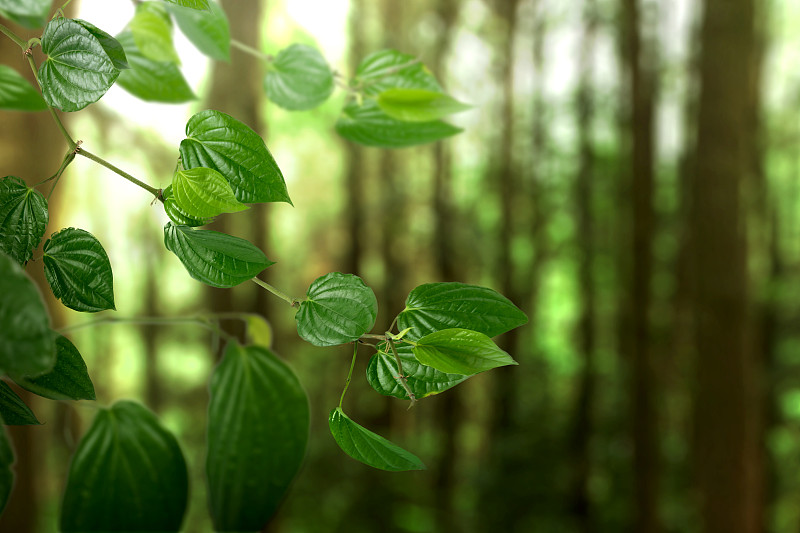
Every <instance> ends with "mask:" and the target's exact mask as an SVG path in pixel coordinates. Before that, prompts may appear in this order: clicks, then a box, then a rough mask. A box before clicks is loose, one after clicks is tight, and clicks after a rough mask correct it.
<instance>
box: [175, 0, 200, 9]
mask: <svg viewBox="0 0 800 533" xmlns="http://www.w3.org/2000/svg"><path fill="white" fill-rule="evenodd" d="M165 1H166V2H169V3H170V4H175V5H176V6H183V7H189V8H192V9H208V0H165Z"/></svg>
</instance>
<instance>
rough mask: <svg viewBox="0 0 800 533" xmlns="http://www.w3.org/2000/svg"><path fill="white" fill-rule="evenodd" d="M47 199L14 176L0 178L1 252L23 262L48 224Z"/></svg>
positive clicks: (39, 239) (28, 257)
mask: <svg viewBox="0 0 800 533" xmlns="http://www.w3.org/2000/svg"><path fill="white" fill-rule="evenodd" d="M47 221H48V212H47V200H45V199H44V196H42V194H41V193H40V192H38V191H36V190H34V189H31V188H29V187H28V186H27V185H25V182H24V181H22V180H21V179H19V178H17V177H15V176H6V177H5V178H2V179H0V251H3V252H5V253H7V254H8V255H10V256H11V257H13V258H14V260H15V261H17V262H18V263H19V264H21V265H24V264H25V263H27V262H28V261H29V260H30V258H31V256H32V255H33V249H34V248H36V247H37V246H39V242H40V241H41V240H42V237H43V236H44V231H45V228H46V227H47Z"/></svg>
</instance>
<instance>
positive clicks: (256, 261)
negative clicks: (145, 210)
mask: <svg viewBox="0 0 800 533" xmlns="http://www.w3.org/2000/svg"><path fill="white" fill-rule="evenodd" d="M164 245H165V246H166V247H167V250H169V251H170V252H172V253H174V254H175V255H177V256H178V259H180V260H181V263H183V266H184V267H186V270H187V271H188V272H189V275H190V276H192V277H193V278H194V279H196V280H197V281H202V282H203V283H205V284H207V285H211V286H212V287H220V288H229V287H233V286H235V285H238V284H240V283H242V282H243V281H247V280H249V279H251V278H253V277H255V276H256V275H258V273H259V272H261V271H262V270H264V269H265V268H267V267H268V266H270V265H272V264H274V262H273V261H270V260H269V259H267V258H266V256H264V252H262V251H261V250H259V249H258V248H256V247H255V246H253V245H252V244H250V243H249V242H247V241H246V240H244V239H240V238H239V237H234V236H232V235H226V234H225V233H219V232H217V231H211V230H202V229H201V230H194V229H192V228H189V227H186V226H174V225H172V224H170V223H168V224H167V225H166V226H164Z"/></svg>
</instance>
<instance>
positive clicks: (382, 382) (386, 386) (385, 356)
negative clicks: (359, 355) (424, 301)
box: [367, 343, 469, 400]
mask: <svg viewBox="0 0 800 533" xmlns="http://www.w3.org/2000/svg"><path fill="white" fill-rule="evenodd" d="M379 348H380V349H379V350H378V353H376V354H375V355H373V356H372V358H371V359H370V360H369V365H368V366H367V381H369V384H370V385H371V386H372V388H373V389H375V390H376V391H377V392H379V393H380V394H383V395H384V396H394V397H395V398H401V399H403V400H410V399H411V398H409V397H408V393H407V392H406V390H405V389H404V388H403V386H402V385H401V384H400V379H398V376H399V375H400V372H398V370H397V361H396V360H395V357H394V354H393V353H392V352H391V350H390V349H389V347H388V346H386V344H383V345H381V346H380V347H379ZM396 348H397V355H398V357H400V362H401V363H402V365H403V375H404V376H405V377H406V384H407V385H408V387H409V388H410V389H411V392H413V393H414V396H415V397H416V399H418V400H419V399H421V398H425V397H426V396H431V395H433V394H439V393H440V392H443V391H446V390H447V389H450V388H452V387H455V386H456V385H458V384H459V383H461V382H462V381H464V380H466V379H467V378H469V376H465V375H463V374H446V373H444V372H439V371H438V370H436V369H435V368H431V367H429V366H425V365H423V364H422V363H420V362H419V361H417V358H416V357H414V354H413V353H412V352H411V345H409V344H405V343H403V344H398V345H397V346H396Z"/></svg>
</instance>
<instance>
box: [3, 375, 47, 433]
mask: <svg viewBox="0 0 800 533" xmlns="http://www.w3.org/2000/svg"><path fill="white" fill-rule="evenodd" d="M0 417H1V418H2V419H3V422H4V423H5V424H6V425H9V426H38V425H40V424H41V422H39V421H38V420H36V415H35V414H33V411H31V408H30V407H28V406H27V405H25V402H23V401H22V398H20V397H19V396H17V393H16V392H14V391H13V390H12V389H11V387H9V386H8V383H6V382H5V381H2V380H0Z"/></svg>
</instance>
